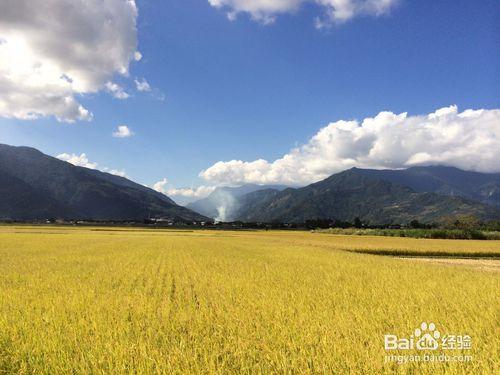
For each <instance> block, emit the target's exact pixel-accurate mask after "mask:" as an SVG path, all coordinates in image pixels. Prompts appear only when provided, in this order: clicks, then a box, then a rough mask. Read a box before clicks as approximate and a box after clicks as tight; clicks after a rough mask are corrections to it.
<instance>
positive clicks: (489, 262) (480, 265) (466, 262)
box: [400, 257, 500, 272]
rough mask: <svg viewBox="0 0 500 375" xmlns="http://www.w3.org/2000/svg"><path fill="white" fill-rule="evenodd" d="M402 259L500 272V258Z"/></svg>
mask: <svg viewBox="0 0 500 375" xmlns="http://www.w3.org/2000/svg"><path fill="white" fill-rule="evenodd" d="M400 259H404V260H407V261H408V260H410V261H417V262H427V263H438V264H443V265H447V266H456V265H459V266H467V267H471V268H475V269H478V270H481V271H489V272H500V260H498V259H466V258H461V259H460V258H458V259H457V258H422V257H400Z"/></svg>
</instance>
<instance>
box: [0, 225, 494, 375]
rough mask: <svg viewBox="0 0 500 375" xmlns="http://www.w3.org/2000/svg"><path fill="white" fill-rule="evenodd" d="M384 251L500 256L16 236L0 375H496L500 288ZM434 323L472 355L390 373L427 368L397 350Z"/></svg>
mask: <svg viewBox="0 0 500 375" xmlns="http://www.w3.org/2000/svg"><path fill="white" fill-rule="evenodd" d="M359 251H362V252H363V253H360V252H359ZM380 251H390V252H391V255H398V252H402V253H403V255H404V253H405V252H406V253H411V254H413V255H415V254H417V255H418V254H420V253H422V254H424V255H425V254H431V255H432V254H436V253H438V254H441V255H443V254H444V255H447V256H449V257H450V256H456V254H459V255H460V254H463V255H464V256H474V255H477V256H484V254H487V255H488V257H489V258H498V257H500V241H473V240H471V241H465V240H464V241H461V240H428V239H409V238H396V237H394V238H392V237H391V238H387V237H364V236H363V237H361V236H336V235H327V234H319V233H309V232H283V231H281V232H280V231H269V232H264V231H255V232H252V231H248V232H246V231H239V232H236V231H233V232H231V231H168V230H149V229H126V228H114V229H110V228H78V227H21V226H19V227H16V226H3V227H0V373H20V374H31V373H38V374H64V373H77V374H90V373H168V374H186V373H193V374H204V373H206V374H254V373H261V374H269V373H281V374H283V373H286V374H308V373H310V374H313V373H314V374H330V373H336V374H342V373H356V374H364V373H366V374H373V373H398V372H400V373H408V372H414V373H417V372H418V373H424V374H425V373H428V374H435V373H461V374H462V373H463V374H472V373H492V374H493V373H498V371H499V365H498V358H500V355H499V354H500V353H499V348H498V341H499V340H498V337H499V316H500V314H499V312H500V311H499V308H500V303H499V302H500V300H499V292H498V291H499V290H500V274H499V273H498V272H491V271H490V270H485V269H482V268H480V267H469V266H468V265H467V263H465V264H462V263H460V264H441V263H435V262H422V261H418V260H412V259H405V260H404V261H403V260H401V259H399V258H396V257H391V256H379V255H373V254H366V253H365V252H373V253H377V252H380ZM422 322H434V323H435V325H436V327H437V329H439V331H441V333H447V332H448V333H460V334H467V335H468V336H470V337H471V338H472V345H471V348H470V349H461V350H448V351H442V350H437V351H433V352H425V353H427V354H436V355H438V354H443V353H444V352H445V353H444V354H447V355H450V356H452V357H453V358H452V360H450V361H431V362H425V363H424V362H422V361H420V362H419V361H416V362H407V363H404V362H403V361H399V362H401V363H398V361H397V360H388V359H387V355H392V354H395V355H419V354H424V352H421V351H417V350H409V351H405V350H396V351H393V352H389V351H387V350H385V348H384V335H386V334H396V335H398V336H400V337H403V336H409V335H411V334H412V333H413V332H414V331H415V328H417V327H419V326H420V324H421V323H422ZM460 356H470V357H471V358H469V360H467V361H463V360H459V358H461V357H460Z"/></svg>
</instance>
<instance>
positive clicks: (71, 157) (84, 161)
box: [56, 153, 128, 178]
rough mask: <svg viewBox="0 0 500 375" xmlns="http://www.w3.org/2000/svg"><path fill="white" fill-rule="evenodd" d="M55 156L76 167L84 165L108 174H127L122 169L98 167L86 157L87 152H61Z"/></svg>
mask: <svg viewBox="0 0 500 375" xmlns="http://www.w3.org/2000/svg"><path fill="white" fill-rule="evenodd" d="M56 158H58V159H59V160H63V161H66V162H68V163H71V164H73V165H76V166H77V167H85V168H89V169H96V170H99V171H101V172H106V173H110V174H113V175H115V176H120V177H127V178H128V176H127V174H126V172H125V171H124V170H118V169H110V168H108V167H104V168H99V165H98V164H97V163H95V162H91V161H90V160H89V159H88V157H87V154H85V153H82V154H80V155H78V154H69V153H63V154H59V155H57V156H56Z"/></svg>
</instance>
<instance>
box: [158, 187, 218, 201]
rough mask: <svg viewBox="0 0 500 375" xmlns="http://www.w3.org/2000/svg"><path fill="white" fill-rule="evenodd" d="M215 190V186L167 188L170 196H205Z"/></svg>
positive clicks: (198, 197) (197, 197)
mask: <svg viewBox="0 0 500 375" xmlns="http://www.w3.org/2000/svg"><path fill="white" fill-rule="evenodd" d="M214 190H215V186H204V185H202V186H199V187H197V188H181V189H175V188H171V189H168V190H167V195H169V196H173V197H176V196H182V197H185V198H196V199H200V198H205V197H207V196H208V195H210V193H212V192H213V191H214Z"/></svg>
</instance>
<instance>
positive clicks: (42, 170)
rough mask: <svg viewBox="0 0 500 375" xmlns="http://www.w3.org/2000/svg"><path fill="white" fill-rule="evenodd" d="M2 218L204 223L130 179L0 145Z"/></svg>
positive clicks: (189, 212)
mask: <svg viewBox="0 0 500 375" xmlns="http://www.w3.org/2000/svg"><path fill="white" fill-rule="evenodd" d="M0 218H2V219H13V220H37V219H48V218H58V219H74V220H77V219H92V220H136V221H142V220H145V219H148V218H161V219H166V220H172V221H206V220H208V218H207V217H205V216H203V215H200V214H199V213H196V212H193V211H191V210H189V209H187V208H185V207H181V206H179V205H177V204H176V203H175V202H174V201H172V200H171V199H170V198H168V197H167V196H165V195H163V194H160V193H158V192H156V191H154V190H152V189H149V188H147V187H145V186H143V185H140V184H137V183H135V182H132V181H130V180H128V179H126V178H123V177H119V176H115V175H112V174H109V173H104V172H100V171H97V170H93V169H88V168H83V167H77V166H74V165H72V164H70V163H67V162H65V161H62V160H59V159H57V158H54V157H51V156H48V155H45V154H43V153H41V152H40V151H38V150H36V149H33V148H29V147H13V146H8V145H3V144H0Z"/></svg>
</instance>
